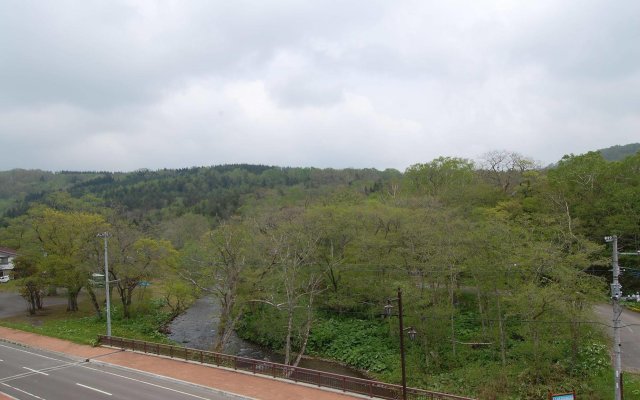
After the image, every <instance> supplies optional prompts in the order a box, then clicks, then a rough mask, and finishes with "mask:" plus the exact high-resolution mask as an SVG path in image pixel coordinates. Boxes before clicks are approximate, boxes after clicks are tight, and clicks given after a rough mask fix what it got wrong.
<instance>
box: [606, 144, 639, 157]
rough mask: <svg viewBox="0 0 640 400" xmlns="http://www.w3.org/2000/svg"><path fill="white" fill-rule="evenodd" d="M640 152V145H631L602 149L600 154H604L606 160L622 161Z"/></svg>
mask: <svg viewBox="0 0 640 400" xmlns="http://www.w3.org/2000/svg"><path fill="white" fill-rule="evenodd" d="M638 151H640V143H631V144H627V145H624V146H611V147H607V148H606V149H600V150H598V152H600V154H602V157H604V159H605V160H608V161H620V160H623V159H625V158H627V157H629V156H632V155H634V154H636V153H637V152H638Z"/></svg>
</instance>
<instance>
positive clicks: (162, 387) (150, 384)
mask: <svg viewBox="0 0 640 400" xmlns="http://www.w3.org/2000/svg"><path fill="white" fill-rule="evenodd" d="M81 367H82V368H87V369H91V370H94V371H96V372H102V373H104V374H109V375H113V376H118V377H120V378H123V379H128V380H130V381H134V382H138V383H144V384H145V385H149V386H153V387H157V388H160V389H164V390H169V391H171V392H175V393H180V394H184V395H187V396H191V397H195V398H196V399H202V400H211V399H209V398H207V397H202V396H198V395H197V394H193V393H187V392H183V391H181V390H177V389H172V388H170V387H166V386H162V385H156V384H155V383H151V382H145V381H141V380H140V379H135V378H131V377H129V376H125V375H119V374H116V373H113V372H109V371H102V370H99V369H96V368H91V367H89V366H86V365H81Z"/></svg>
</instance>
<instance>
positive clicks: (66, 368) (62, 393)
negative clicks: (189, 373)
mask: <svg viewBox="0 0 640 400" xmlns="http://www.w3.org/2000/svg"><path fill="white" fill-rule="evenodd" d="M0 392H4V393H5V394H7V395H10V396H13V397H14V398H16V399H20V400H23V399H24V400H26V399H29V400H34V399H36V400H67V399H114V400H115V399H123V400H129V399H141V400H147V399H148V400H156V399H176V400H187V399H188V400H194V399H211V400H223V399H226V400H229V398H230V396H229V395H228V394H225V393H220V392H216V391H213V390H209V389H207V388H202V387H199V386H195V385H190V384H186V383H184V382H180V381H176V380H173V379H169V378H164V377H156V376H152V375H149V374H145V373H141V372H137V371H132V370H128V369H123V368H117V367H112V366H107V365H104V364H100V363H94V362H91V363H89V362H85V361H77V360H73V359H71V358H67V357H64V356H61V355H59V354H54V353H49V352H45V351H41V350H35V349H31V348H25V347H21V346H18V345H14V344H10V343H5V342H0ZM235 398H236V399H238V398H241V397H239V396H238V397H235Z"/></svg>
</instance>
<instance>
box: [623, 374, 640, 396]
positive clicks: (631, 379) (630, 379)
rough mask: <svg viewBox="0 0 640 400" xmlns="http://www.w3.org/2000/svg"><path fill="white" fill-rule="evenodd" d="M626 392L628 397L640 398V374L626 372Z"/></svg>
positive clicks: (624, 376)
mask: <svg viewBox="0 0 640 400" xmlns="http://www.w3.org/2000/svg"><path fill="white" fill-rule="evenodd" d="M623 378H624V385H623V387H624V394H625V397H626V398H627V399H640V374H632V373H628V372H627V373H625V374H624V375H623Z"/></svg>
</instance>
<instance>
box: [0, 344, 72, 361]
mask: <svg viewBox="0 0 640 400" xmlns="http://www.w3.org/2000/svg"><path fill="white" fill-rule="evenodd" d="M0 347H5V348H7V349H11V350H15V351H21V352H23V353H28V354H33V355H34V356H38V357H42V358H47V359H49V360H55V361H62V362H67V360H61V359H59V358H53V357H47V356H45V355H42V354H38V353H34V352H32V351H27V350H23V349H18V348H16V347H13V346H6V345H4V344H0Z"/></svg>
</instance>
